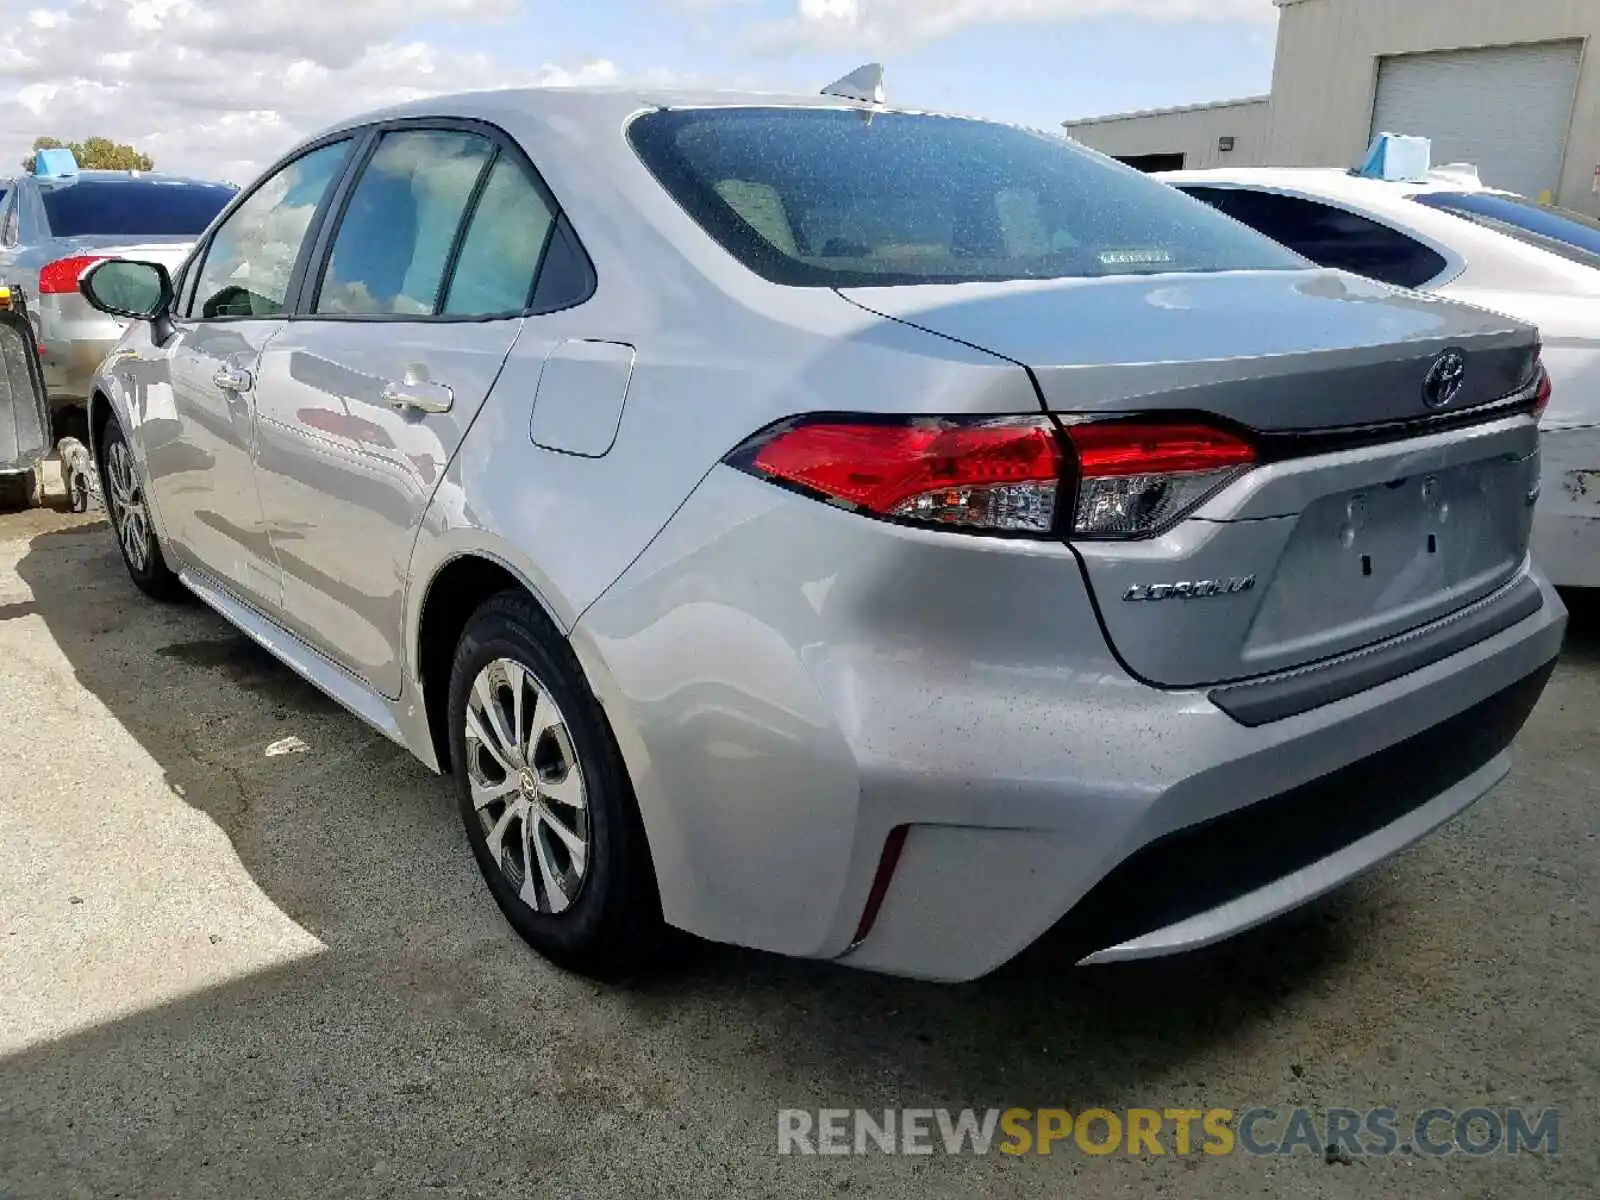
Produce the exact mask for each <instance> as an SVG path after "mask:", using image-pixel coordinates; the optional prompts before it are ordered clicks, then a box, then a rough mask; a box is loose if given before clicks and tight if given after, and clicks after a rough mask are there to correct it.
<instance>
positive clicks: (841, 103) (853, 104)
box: [317, 86, 985, 138]
mask: <svg viewBox="0 0 1600 1200" xmlns="http://www.w3.org/2000/svg"><path fill="white" fill-rule="evenodd" d="M744 107H749V108H815V109H837V110H856V111H863V110H865V111H871V112H880V113H908V114H917V115H938V116H955V117H962V118H963V119H967V120H984V119H985V118H982V117H973V116H968V115H967V114H960V113H929V112H927V111H926V110H922V109H915V108H901V107H897V106H894V105H882V104H866V103H864V102H861V101H856V100H849V99H846V98H844V97H840V96H826V95H822V94H820V93H801V92H758V91H724V90H711V89H691V88H650V87H621V86H616V87H535V88H502V89H497V90H494V91H483V92H458V93H454V94H451V95H444V96H429V97H427V98H425V99H421V100H412V101H408V102H406V103H404V104H397V105H394V106H392V107H389V108H383V109H377V110H374V111H372V112H367V113H362V114H360V115H357V116H351V117H348V118H346V119H345V120H342V121H339V122H338V123H336V124H334V125H330V126H328V128H326V129H325V130H323V131H322V132H321V133H319V134H318V135H317V137H319V138H320V137H324V136H326V135H327V134H330V133H337V132H339V131H340V130H344V129H351V128H354V127H356V126H360V125H370V124H373V123H375V122H378V121H387V120H395V119H399V118H404V117H436V116H451V117H465V118H478V119H481V120H486V121H493V120H494V119H495V118H496V117H498V116H502V115H504V114H505V113H507V112H508V111H509V112H516V113H520V114H523V115H527V116H533V117H560V118H562V119H564V120H567V121H580V122H592V123H594V124H595V125H597V126H610V127H613V128H614V127H616V126H617V125H618V124H619V123H620V122H622V121H625V120H626V119H627V118H628V117H630V116H632V115H634V114H635V113H638V112H644V111H650V110H653V109H681V108H744Z"/></svg>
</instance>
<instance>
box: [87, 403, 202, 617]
mask: <svg viewBox="0 0 1600 1200" xmlns="http://www.w3.org/2000/svg"><path fill="white" fill-rule="evenodd" d="M99 449H100V461H99V462H98V463H96V464H95V465H96V466H97V467H98V468H99V470H100V493H101V495H103V496H104V497H105V502H106V516H107V517H108V518H109V519H110V522H111V532H112V535H113V536H114V537H115V538H116V539H117V549H118V550H119V551H121V553H122V563H123V565H124V566H125V567H127V568H128V578H130V579H132V580H133V583H134V586H135V587H137V588H138V589H139V590H140V591H141V592H143V593H144V594H145V595H147V596H151V597H153V598H155V599H157V600H167V601H183V600H187V599H188V598H189V589H188V588H186V587H184V586H183V583H182V582H181V581H180V580H179V579H178V576H177V575H176V574H175V573H174V572H173V570H172V568H170V567H169V566H167V560H166V558H165V556H163V555H162V553H161V543H160V542H159V541H158V540H157V539H156V531H155V526H154V525H153V524H151V521H150V516H149V498H148V495H147V493H146V492H145V488H144V481H143V479H141V478H140V477H139V475H138V468H137V465H136V460H135V459H134V458H133V454H132V451H131V450H130V449H129V447H128V439H127V438H126V437H125V436H124V435H123V432H122V426H121V425H119V424H118V423H117V418H116V417H114V416H113V417H110V418H109V419H107V421H106V426H105V429H104V430H103V431H102V432H101V435H100V447H99ZM119 452H120V453H121V454H123V455H126V460H127V463H128V471H129V474H130V477H131V480H132V488H133V495H134V497H135V498H136V499H137V500H139V501H140V503H142V504H143V506H144V507H143V512H144V519H143V521H142V522H141V523H140V524H141V527H142V538H141V537H140V535H139V534H137V533H131V534H128V535H127V537H133V538H135V540H139V541H141V543H142V545H143V546H144V548H145V553H144V554H143V555H142V559H143V561H142V562H141V561H137V560H136V558H135V556H134V554H133V553H132V552H131V551H130V549H129V546H128V541H127V537H125V536H124V528H123V522H124V521H126V520H128V519H129V513H128V510H127V508H126V507H125V506H124V505H122V504H121V503H119V500H118V498H117V493H116V492H115V491H114V490H113V487H112V477H111V467H110V466H109V464H110V463H112V461H113V456H115V455H117V454H119Z"/></svg>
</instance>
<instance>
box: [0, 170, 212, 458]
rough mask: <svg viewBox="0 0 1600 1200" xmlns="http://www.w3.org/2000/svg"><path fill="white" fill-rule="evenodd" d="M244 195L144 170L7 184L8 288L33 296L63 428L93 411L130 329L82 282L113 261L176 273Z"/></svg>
mask: <svg viewBox="0 0 1600 1200" xmlns="http://www.w3.org/2000/svg"><path fill="white" fill-rule="evenodd" d="M235 190H236V189H234V188H233V187H230V186H228V185H226V184H221V183H206V182H203V181H200V180H194V179H182V178H178V177H175V176H171V175H160V174H156V173H154V172H138V171H73V172H71V173H69V174H64V175H60V176H34V175H21V176H18V177H16V178H15V179H10V180H0V282H3V283H7V284H10V285H11V286H13V287H20V288H21V289H22V291H23V293H24V294H25V295H26V297H27V302H28V304H29V306H30V314H31V316H32V318H33V321H34V324H35V328H36V331H37V333H38V338H39V361H40V363H41V364H42V365H43V367H44V374H45V383H46V385H47V387H48V388H49V392H50V403H51V408H52V410H53V414H54V415H55V417H56V420H57V422H58V424H59V423H60V421H61V417H62V413H63V410H68V411H70V410H74V409H77V410H82V409H84V408H86V406H87V404H88V399H89V382H90V380H91V379H93V378H94V373H95V370H96V369H97V368H98V367H99V366H100V362H101V360H102V359H104V358H105V356H106V354H107V353H109V352H110V350H111V349H112V347H114V346H115V345H116V344H117V340H118V339H119V338H120V337H121V336H122V332H123V330H124V329H125V328H126V327H127V322H126V321H125V320H121V319H119V318H115V317H110V316H107V315H106V314H105V313H101V312H97V311H95V309H93V308H92V307H91V306H90V305H89V304H88V303H87V302H86V301H85V300H84V299H83V297H82V296H80V295H79V294H78V277H79V276H80V275H82V274H83V272H84V271H85V270H86V269H87V268H88V267H90V266H92V265H93V264H95V263H96V262H100V261H102V260H104V259H107V258H137V259H141V260H144V261H148V262H159V263H162V264H163V265H165V266H167V267H168V268H170V269H172V270H176V269H177V267H178V265H179V264H180V263H182V262H183V260H184V258H185V257H187V255H188V253H189V250H190V248H191V247H192V246H193V245H194V240H195V238H197V237H199V236H200V234H201V233H203V232H204V231H205V228H206V226H207V225H209V224H210V223H211V221H212V219H213V218H214V217H215V216H216V215H217V214H218V213H219V212H221V211H222V209H223V208H224V206H226V205H227V203H228V201H230V200H231V199H233V196H234V193H235ZM66 425H67V428H66V429H65V430H60V431H59V432H79V433H80V434H81V433H83V432H86V431H79V430H73V429H72V421H71V419H70V416H69V417H68V419H67V420H66Z"/></svg>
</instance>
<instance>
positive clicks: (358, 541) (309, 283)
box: [256, 122, 556, 696]
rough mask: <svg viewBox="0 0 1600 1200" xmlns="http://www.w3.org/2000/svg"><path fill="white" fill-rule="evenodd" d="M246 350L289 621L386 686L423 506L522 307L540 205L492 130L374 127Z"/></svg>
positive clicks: (526, 175) (392, 672)
mask: <svg viewBox="0 0 1600 1200" xmlns="http://www.w3.org/2000/svg"><path fill="white" fill-rule="evenodd" d="M341 207H342V211H341V212H340V213H339V216H338V218H337V221H330V222H329V227H328V228H327V230H325V231H324V234H323V236H322V238H321V239H320V247H319V251H318V254H317V261H318V263H319V264H320V266H319V269H318V270H317V271H316V272H315V273H313V274H311V275H308V277H307V280H306V283H305V286H304V289H303V292H302V301H301V309H302V311H301V312H300V313H299V314H298V315H297V316H296V319H294V320H293V321H291V322H290V323H289V325H288V327H287V329H286V330H285V331H284V332H283V333H282V335H281V336H279V337H277V338H275V339H274V340H273V341H272V343H271V344H270V345H269V346H268V347H267V348H266V352H265V354H264V355H263V357H262V362H261V371H260V375H261V378H260V384H259V388H258V403H259V410H258V414H259V421H260V424H259V441H258V445H257V455H256V463H257V476H258V478H259V480H260V482H261V489H262V501H263V504H264V506H265V511H266V516H267V523H268V527H269V528H270V530H271V536H272V539H273V544H274V546H275V548H276V551H277V557H278V562H279V563H280V565H281V567H282V570H283V588H284V613H285V617H286V620H287V623H288V624H289V626H290V628H291V629H292V630H293V631H294V632H295V633H297V634H298V635H300V636H301V637H302V638H304V639H305V640H307V641H308V642H309V643H310V644H311V645H312V646H314V647H315V648H316V649H318V650H319V651H321V652H322V653H324V654H325V655H327V656H328V657H330V658H332V659H333V660H334V661H335V662H337V663H339V664H340V665H342V666H343V667H345V668H346V669H347V670H349V671H350V672H352V673H353V674H355V675H357V676H358V677H360V678H362V679H364V680H366V681H367V682H368V683H370V684H371V685H372V686H373V687H374V688H375V689H377V690H378V691H380V692H382V693H383V694H385V695H388V696H396V695H398V694H399V691H400V678H401V662H402V657H403V654H402V625H403V607H404V599H405V590H406V575H407V569H408V566H409V562H410V556H411V550H412V546H413V544H414V543H415V540H416V535H417V530H418V528H419V526H420V523H421V520H422V516H423V513H424V512H425V511H426V509H427V506H428V503H429V501H430V499H431V498H432V496H433V493H434V490H435V489H436V488H437V487H438V485H439V481H440V480H441V478H442V477H443V475H444V472H445V469H446V467H447V466H448V465H449V463H450V460H451V458H452V457H453V456H454V455H455V452H456V449H457V447H458V446H459V445H460V443H461V439H462V438H463V437H464V436H465V434H466V431H467V429H468V428H469V426H470V425H471V424H472V421H473V418H474V417H475V416H476V415H477V413H478V410H479V408H480V407H481V405H482V404H483V402H484V399H485V397H487V396H488V394H489V391H490V389H491V387H492V386H493V385H494V382H495V379H496V378H497V377H498V376H499V374H500V370H501V367H502V366H503V364H504V363H505V360H506V357H507V355H508V354H509V353H510V351H511V347H512V344H513V343H514V342H515V341H516V340H517V337H518V334H519V332H520V331H521V329H522V326H523V323H524V321H525V319H526V317H525V314H526V313H527V312H528V311H530V309H531V308H532V307H533V305H534V290H535V280H536V278H537V276H538V272H539V268H540V264H541V261H542V259H543V257H544V255H545V250H546V246H547V244H548V243H550V242H551V240H552V232H553V230H554V228H555V225H556V208H555V205H554V203H553V201H551V200H550V198H549V196H548V194H547V192H546V191H545V190H544V188H543V185H542V183H540V182H539V180H538V178H537V176H536V174H535V173H534V172H533V170H532V168H531V165H530V164H528V163H527V162H526V160H525V159H524V158H523V157H522V155H521V152H520V151H519V150H517V149H516V148H515V147H514V146H513V145H512V144H511V143H510V142H509V141H508V140H506V139H504V138H503V137H502V136H501V135H500V134H499V133H498V132H497V131H494V130H491V129H487V128H484V127H478V126H474V125H464V124H457V125H450V124H433V123H420V124H419V123H409V122H408V123H404V124H400V125H398V126H390V127H386V128H384V129H382V130H381V131H380V134H379V136H378V138H377V139H376V142H375V144H373V145H372V147H371V149H370V151H369V155H368V159H367V161H366V163H365V164H364V165H363V166H362V168H361V170H360V172H359V175H358V176H357V177H356V178H355V179H354V181H353V183H352V184H351V185H350V186H349V187H348V188H347V191H346V195H345V196H344V198H343V199H342V201H341Z"/></svg>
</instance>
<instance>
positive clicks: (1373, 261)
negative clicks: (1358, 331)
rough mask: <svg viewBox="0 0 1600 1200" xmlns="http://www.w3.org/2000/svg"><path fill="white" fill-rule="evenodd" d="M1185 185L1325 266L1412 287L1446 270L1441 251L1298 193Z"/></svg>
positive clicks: (1398, 285) (1227, 211) (1435, 277)
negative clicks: (1287, 194)
mask: <svg viewBox="0 0 1600 1200" xmlns="http://www.w3.org/2000/svg"><path fill="white" fill-rule="evenodd" d="M1183 190H1184V191H1186V192H1188V193H1189V195H1191V196H1193V197H1194V198H1195V199H1196V200H1204V201H1205V202H1206V203H1207V204H1209V205H1211V206H1212V207H1213V208H1215V209H1217V210H1219V211H1220V212H1225V213H1227V214H1228V215H1229V216H1230V217H1232V218H1233V219H1234V220H1236V221H1243V222H1244V223H1245V224H1246V225H1248V226H1250V228H1251V229H1254V230H1257V231H1259V232H1261V233H1264V234H1266V235H1267V236H1268V237H1269V238H1271V239H1272V240H1273V241H1275V242H1282V243H1283V244H1284V245H1285V246H1288V247H1289V249H1291V250H1293V251H1295V253H1297V254H1303V255H1305V256H1306V257H1307V258H1309V259H1310V260H1311V261H1312V262H1314V263H1317V264H1318V265H1319V266H1324V267H1337V268H1338V269H1339V270H1341V271H1352V272H1354V273H1355V274H1357V275H1365V276H1366V277H1367V278H1368V279H1376V280H1378V281H1379V282H1380V283H1389V284H1393V285H1394V286H1395V287H1404V288H1416V287H1421V286H1422V285H1423V284H1425V283H1428V282H1430V281H1431V280H1434V279H1437V278H1438V277H1439V276H1440V275H1442V274H1444V272H1445V269H1446V268H1448V267H1449V265H1450V264H1449V263H1448V262H1446V261H1445V258H1444V255H1442V254H1440V253H1439V252H1438V251H1436V250H1434V249H1432V248H1430V247H1428V246H1424V245H1423V244H1422V243H1421V242H1419V241H1417V240H1416V239H1415V238H1411V237H1407V236H1406V235H1405V234H1403V233H1401V232H1400V231H1399V230H1398V229H1391V228H1390V227H1389V226H1387V225H1383V224H1380V223H1379V222H1377V221H1373V220H1369V219H1368V218H1366V217H1363V216H1361V215H1360V214H1359V213H1353V212H1351V211H1349V210H1348V209H1344V208H1337V207H1335V206H1334V205H1331V204H1320V203H1318V202H1317V201H1315V200H1307V199H1304V198H1303V197H1300V196H1285V195H1281V194H1279V193H1277V192H1258V191H1254V190H1253V189H1250V188H1210V187H1194V186H1192V185H1188V184H1185V185H1184V186H1183Z"/></svg>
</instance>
